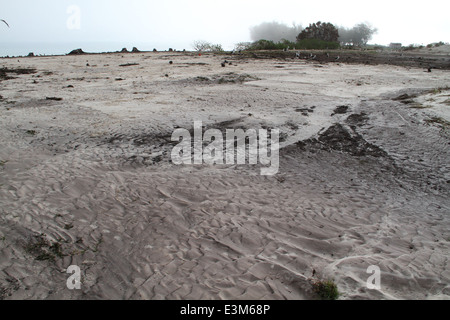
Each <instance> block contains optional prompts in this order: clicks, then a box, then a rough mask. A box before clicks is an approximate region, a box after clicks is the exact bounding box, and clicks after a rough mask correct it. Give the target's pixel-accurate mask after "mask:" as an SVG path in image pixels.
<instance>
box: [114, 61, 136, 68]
mask: <svg viewBox="0 0 450 320" xmlns="http://www.w3.org/2000/svg"><path fill="white" fill-rule="evenodd" d="M138 65H139V63H135V62H132V63H124V64H120V65H119V67H131V66H138Z"/></svg>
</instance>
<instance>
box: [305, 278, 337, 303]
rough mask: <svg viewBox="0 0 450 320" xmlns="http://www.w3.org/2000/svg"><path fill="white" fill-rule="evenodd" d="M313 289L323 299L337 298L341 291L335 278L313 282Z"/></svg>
mask: <svg viewBox="0 0 450 320" xmlns="http://www.w3.org/2000/svg"><path fill="white" fill-rule="evenodd" d="M312 286H313V291H314V293H315V294H317V296H318V297H319V298H320V299H321V300H337V299H338V298H339V291H338V288H337V285H336V284H335V283H334V281H333V280H321V281H316V282H314V283H313V285H312Z"/></svg>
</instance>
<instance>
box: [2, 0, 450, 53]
mask: <svg viewBox="0 0 450 320" xmlns="http://www.w3.org/2000/svg"><path fill="white" fill-rule="evenodd" d="M71 5H76V6H77V7H78V8H79V9H80V20H79V21H80V28H79V29H77V28H75V29H73V28H72V29H71V28H69V27H68V24H67V22H68V19H69V18H71V17H72V18H73V17H74V14H75V15H76V12H74V11H71V12H70V13H68V11H67V10H68V8H69V7H70V6H71ZM449 9H450V5H449V1H443V0H425V1H420V2H419V1H412V0H410V1H395V0H389V1H386V0H377V1H375V0H374V1H356V0H319V1H317V0H315V1H311V0H309V1H305V0H296V1H293V0H276V1H266V0H227V1H218V0H195V1H193V0H163V1H161V0H160V1H154V0H147V1H145V0H128V1H124V0H70V1H67V0H38V1H36V0H11V1H6V0H1V13H0V19H5V20H6V21H8V23H9V24H10V26H11V28H9V29H8V28H7V27H6V26H5V25H3V24H2V25H0V45H1V43H8V42H16V41H17V42H90V41H94V42H99V41H101V42H105V41H113V42H121V41H126V42H137V43H144V42H146V43H163V44H167V45H170V44H172V45H171V46H172V47H174V48H184V47H186V49H190V48H188V46H189V45H190V44H192V42H193V41H194V40H206V41H210V42H213V43H220V44H223V45H224V47H226V48H229V47H230V46H231V47H232V46H233V45H234V44H236V43H238V42H243V41H250V34H249V27H251V26H254V25H257V24H259V23H261V22H271V21H277V22H282V23H286V24H289V25H291V24H292V23H296V24H302V25H303V26H304V27H305V26H307V25H308V24H309V23H312V22H316V21H318V20H320V21H326V22H331V23H333V24H336V25H339V26H345V27H352V26H353V25H355V24H357V23H360V22H368V23H370V24H372V25H373V26H374V27H376V28H378V30H379V31H378V34H377V35H375V36H374V38H373V40H372V41H371V43H378V44H389V43H390V42H402V43H403V44H411V43H416V44H428V43H431V42H437V41H444V42H448V41H450V19H449V18H448V16H449V12H450V10H449ZM71 21H72V22H71V23H72V24H71V26H72V27H73V26H74V24H73V23H74V22H73V21H76V20H71ZM69 24H70V23H69ZM75 26H76V24H75Z"/></svg>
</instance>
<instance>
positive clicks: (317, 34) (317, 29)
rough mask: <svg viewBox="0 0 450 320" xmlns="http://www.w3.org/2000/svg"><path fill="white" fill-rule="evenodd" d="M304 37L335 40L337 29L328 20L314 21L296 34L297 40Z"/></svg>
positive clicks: (337, 34) (337, 35)
mask: <svg viewBox="0 0 450 320" xmlns="http://www.w3.org/2000/svg"><path fill="white" fill-rule="evenodd" d="M306 39H317V40H322V41H327V42H337V41H338V39H339V31H338V29H337V28H336V27H335V26H334V25H333V24H331V23H329V22H325V23H322V22H320V21H319V22H316V23H313V24H310V25H309V26H308V27H307V28H305V29H304V30H303V31H302V32H300V34H299V35H298V36H297V41H301V40H306Z"/></svg>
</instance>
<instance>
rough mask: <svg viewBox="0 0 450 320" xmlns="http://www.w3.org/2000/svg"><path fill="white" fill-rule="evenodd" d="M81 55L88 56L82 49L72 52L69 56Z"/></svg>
mask: <svg viewBox="0 0 450 320" xmlns="http://www.w3.org/2000/svg"><path fill="white" fill-rule="evenodd" d="M79 54H86V52H84V51H83V50H82V49H75V50H72V51H70V53H69V55H79Z"/></svg>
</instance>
